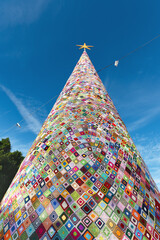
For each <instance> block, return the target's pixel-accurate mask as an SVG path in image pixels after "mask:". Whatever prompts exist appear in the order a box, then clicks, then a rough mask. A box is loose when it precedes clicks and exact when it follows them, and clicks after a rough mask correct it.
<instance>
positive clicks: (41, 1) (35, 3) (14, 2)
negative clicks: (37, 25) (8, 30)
mask: <svg viewBox="0 0 160 240" xmlns="http://www.w3.org/2000/svg"><path fill="white" fill-rule="evenodd" d="M50 1H51V0H27V1H23V0H5V1H0V26H7V25H16V24H23V23H27V24H29V23H32V22H33V21H35V20H37V19H38V17H39V16H40V15H41V13H42V12H43V11H44V9H45V8H46V7H47V5H48V3H49V2H50Z"/></svg>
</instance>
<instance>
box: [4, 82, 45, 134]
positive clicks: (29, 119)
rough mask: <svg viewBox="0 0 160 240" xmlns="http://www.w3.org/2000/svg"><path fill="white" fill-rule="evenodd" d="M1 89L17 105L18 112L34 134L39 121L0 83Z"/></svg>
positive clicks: (39, 125)
mask: <svg viewBox="0 0 160 240" xmlns="http://www.w3.org/2000/svg"><path fill="white" fill-rule="evenodd" d="M0 87H1V89H2V90H3V91H4V92H5V93H6V95H7V96H8V97H9V98H10V100H11V101H12V102H13V103H14V105H15V106H16V107H17V109H18V111H19V113H20V114H21V116H22V117H23V118H24V120H25V121H26V123H27V125H28V128H29V129H30V130H31V131H32V132H33V133H35V134H37V133H38V132H39V130H40V128H41V123H40V122H39V121H38V119H37V118H36V117H34V116H33V115H32V114H31V113H30V111H29V110H28V109H27V108H26V107H25V106H24V105H23V103H22V102H21V100H19V99H18V98H17V97H16V96H15V95H14V94H13V93H12V92H11V90H9V89H8V88H6V87H5V86H3V85H1V84H0Z"/></svg>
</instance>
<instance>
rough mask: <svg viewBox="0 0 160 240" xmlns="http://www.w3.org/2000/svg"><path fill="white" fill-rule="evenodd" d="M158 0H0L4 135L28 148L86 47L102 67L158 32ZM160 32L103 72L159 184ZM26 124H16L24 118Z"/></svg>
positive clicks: (0, 112) (0, 110) (15, 145)
mask: <svg viewBox="0 0 160 240" xmlns="http://www.w3.org/2000/svg"><path fill="white" fill-rule="evenodd" d="M159 9H160V2H159V1H158V0H157V1H155V0H153V1H149V0H147V1H146V0H145V1H144V0H141V1H138V0H135V1H128V0H121V1H119V0H115V1H106V0H100V1H95V0H92V1H91V0H88V1H86V0H81V1H75V0H70V1H67V0H66V1H63V0H61V1H60V0H27V1H22V0H5V1H0V102H1V104H0V138H2V137H3V138H4V137H9V138H10V139H11V143H12V150H16V149H18V150H21V151H22V152H23V154H24V155H25V154H26V153H27V151H28V149H29V147H30V146H31V144H32V142H33V141H34V139H35V137H36V134H37V133H38V131H39V129H40V128H41V126H42V123H43V122H44V120H45V118H46V117H47V115H48V113H49V111H50V110H51V108H52V106H53V104H54V102H55V100H56V98H55V99H54V100H53V101H51V102H50V103H49V104H47V105H46V106H44V107H43V108H41V109H40V110H39V111H37V112H35V113H33V114H31V113H32V112H34V111H35V110H36V109H37V108H39V107H40V106H41V105H42V104H44V103H46V102H47V101H48V100H49V99H51V98H52V97H54V96H56V95H59V93H60V92H61V90H62V88H63V86H64V84H65V83H66V81H67V79H68V77H69V75H70V74H71V72H72V70H73V68H74V66H75V64H76V63H77V61H78V59H79V57H80V55H81V53H82V52H81V51H80V50H78V48H77V47H76V46H75V45H76V44H83V43H84V42H86V43H87V44H89V45H94V48H93V49H92V50H91V51H88V54H89V56H90V58H91V61H92V62H93V64H94V66H95V68H96V70H99V69H100V68H102V67H104V66H105V65H108V64H110V63H111V62H113V61H114V60H117V59H118V58H120V57H121V56H123V55H124V54H126V53H128V52H129V51H131V50H133V49H134V48H136V47H138V46H140V45H142V44H143V43H145V42H146V41H148V40H150V39H152V38H153V37H155V36H156V35H158V34H160V25H159V22H160V15H159ZM159 46H160V39H157V40H155V41H154V42H152V43H151V44H149V45H148V46H146V47H144V48H143V49H140V50H139V51H137V52H135V53H134V54H132V55H130V56H129V57H128V58H126V59H124V60H122V61H120V63H119V66H118V67H117V68H116V67H114V66H111V67H110V68H108V69H106V70H103V71H102V72H100V73H99V75H100V78H101V79H102V81H103V83H104V85H105V87H106V89H107V91H108V93H109V95H110V96H111V98H112V100H113V102H114V104H115V106H116V108H117V110H118V112H119V114H120V116H121V118H122V120H123V121H124V123H125V124H126V126H127V129H128V130H129V133H130V135H131V137H132V138H133V140H134V142H135V144H136V146H137V148H138V150H139V151H140V153H141V155H142V157H143V158H144V160H145V162H146V163H147V165H148V167H149V169H150V171H151V174H152V176H153V177H154V179H155V181H156V183H157V185H158V186H159V188H160V178H159V171H160V124H159V122H160V68H159V56H160V47H159ZM22 119H23V122H22V124H21V125H22V127H21V129H19V128H16V127H14V128H12V129H10V130H9V131H8V132H6V130H8V129H9V128H10V127H12V126H13V125H14V124H16V123H17V122H19V121H21V120H22Z"/></svg>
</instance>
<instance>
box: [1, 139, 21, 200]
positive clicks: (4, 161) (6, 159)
mask: <svg viewBox="0 0 160 240" xmlns="http://www.w3.org/2000/svg"><path fill="white" fill-rule="evenodd" d="M23 159H24V157H23V156H22V153H21V152H19V151H15V152H11V143H10V140H9V138H6V139H2V140H1V141H0V201H1V200H2V198H3V196H4V194H5V192H6V191H7V189H8V187H9V185H10V184H11V182H12V180H13V178H14V176H15V174H16V172H17V171H18V168H19V166H20V164H21V162H22V160H23Z"/></svg>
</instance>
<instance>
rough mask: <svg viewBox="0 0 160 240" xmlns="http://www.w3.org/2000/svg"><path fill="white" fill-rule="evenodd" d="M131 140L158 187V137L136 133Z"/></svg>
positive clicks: (159, 162) (159, 144) (159, 152)
mask: <svg viewBox="0 0 160 240" xmlns="http://www.w3.org/2000/svg"><path fill="white" fill-rule="evenodd" d="M133 140H134V143H135V145H136V147H137V149H138V151H139V152H140V154H141V157H142V158H143V159H144V161H145V163H146V165H147V167H148V169H149V171H150V173H151V176H152V177H153V180H154V181H155V183H156V184H157V186H158V188H159V189H160V177H159V176H160V137H159V136H156V135H151V136H150V137H146V136H141V135H139V134H137V135H136V137H135V138H133Z"/></svg>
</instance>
